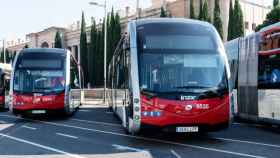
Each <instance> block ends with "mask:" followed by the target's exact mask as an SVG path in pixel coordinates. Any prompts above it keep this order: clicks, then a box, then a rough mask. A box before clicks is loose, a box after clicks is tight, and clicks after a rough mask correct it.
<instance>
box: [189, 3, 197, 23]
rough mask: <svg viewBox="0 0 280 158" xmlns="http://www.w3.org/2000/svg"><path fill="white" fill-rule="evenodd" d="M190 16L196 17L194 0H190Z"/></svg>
mask: <svg viewBox="0 0 280 158" xmlns="http://www.w3.org/2000/svg"><path fill="white" fill-rule="evenodd" d="M190 18H191V19H196V17H195V13H194V6H193V0H190Z"/></svg>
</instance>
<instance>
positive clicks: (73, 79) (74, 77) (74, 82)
mask: <svg viewBox="0 0 280 158" xmlns="http://www.w3.org/2000/svg"><path fill="white" fill-rule="evenodd" d="M70 85H71V88H73V89H79V88H80V81H79V70H78V66H77V64H76V63H75V62H74V61H72V60H71V76H70Z"/></svg>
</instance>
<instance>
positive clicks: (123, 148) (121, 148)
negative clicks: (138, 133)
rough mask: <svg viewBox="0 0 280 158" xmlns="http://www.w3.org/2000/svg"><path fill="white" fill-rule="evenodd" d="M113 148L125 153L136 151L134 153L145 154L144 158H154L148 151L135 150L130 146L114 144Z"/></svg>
mask: <svg viewBox="0 0 280 158" xmlns="http://www.w3.org/2000/svg"><path fill="white" fill-rule="evenodd" d="M112 146H113V147H114V148H116V149H117V150H120V151H125V150H128V151H134V152H139V153H143V154H144V156H146V157H149V158H152V157H153V156H152V155H151V154H150V152H149V151H148V150H142V149H138V148H133V147H129V146H123V145H118V144H112Z"/></svg>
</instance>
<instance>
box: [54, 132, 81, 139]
mask: <svg viewBox="0 0 280 158" xmlns="http://www.w3.org/2000/svg"><path fill="white" fill-rule="evenodd" d="M56 134H57V135H60V136H63V137H68V138H73V139H78V137H76V136H72V135H69V134H64V133H56Z"/></svg>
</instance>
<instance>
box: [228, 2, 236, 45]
mask: <svg viewBox="0 0 280 158" xmlns="http://www.w3.org/2000/svg"><path fill="white" fill-rule="evenodd" d="M234 25H235V22H234V11H233V6H232V0H230V5H229V20H228V37H227V40H228V41H230V40H232V39H233V34H234Z"/></svg>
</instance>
